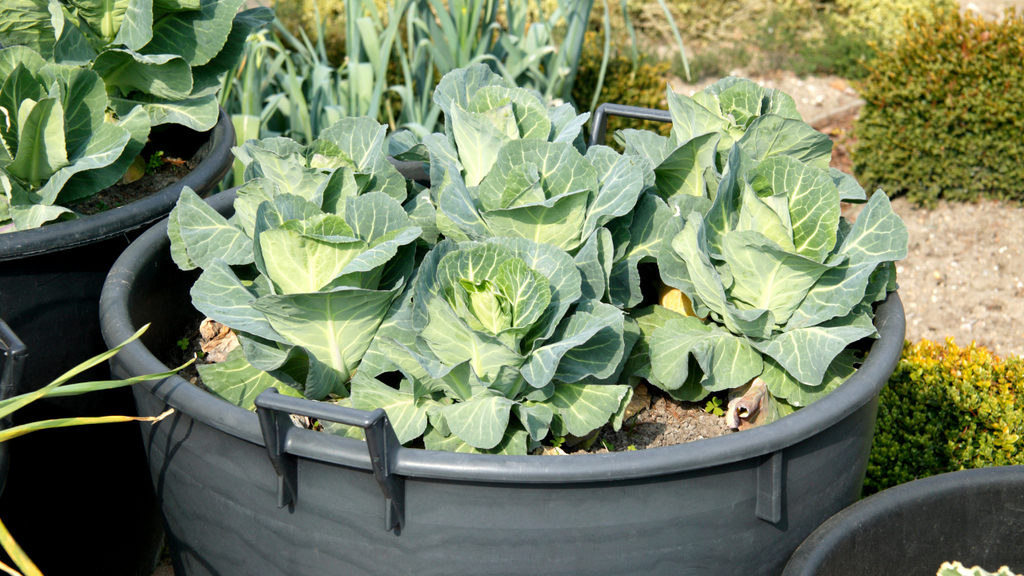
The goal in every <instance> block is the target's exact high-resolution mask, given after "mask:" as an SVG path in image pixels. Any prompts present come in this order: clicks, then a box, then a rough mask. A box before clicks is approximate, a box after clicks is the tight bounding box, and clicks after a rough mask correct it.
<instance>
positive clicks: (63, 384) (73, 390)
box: [0, 324, 192, 576]
mask: <svg viewBox="0 0 1024 576" xmlns="http://www.w3.org/2000/svg"><path fill="white" fill-rule="evenodd" d="M148 328H149V324H146V325H145V326H143V327H142V328H140V329H139V331H138V332H136V333H135V334H133V335H132V336H131V338H128V339H127V340H125V341H124V342H122V343H121V344H120V345H118V346H116V347H114V348H112V349H110V350H108V351H107V352H104V353H102V354H99V355H97V356H93V357H92V358H90V359H88V360H86V361H85V362H82V363H81V364H79V365H77V366H75V367H74V368H72V369H71V370H68V371H67V372H65V373H64V374H62V375H61V376H60V377H58V378H57V379H56V380H54V381H53V382H50V383H49V384H47V385H46V386H43V387H42V388H40V389H39V390H35V391H33V392H26V393H24V394H19V395H17V396H14V397H13V398H8V399H6V400H3V401H0V419H3V418H7V417H8V416H10V415H11V414H12V413H14V412H15V411H16V410H18V409H19V408H23V407H25V406H27V405H29V404H31V403H32V402H35V401H36V400H39V399H40V398H54V397H58V396H77V395H79V394H86V393H88V392H97V391H100V390H109V389H111V388H120V387H122V386H130V385H132V384H136V383H138V382H145V381H147V380H159V379H162V378H168V377H170V376H173V375H174V374H177V373H178V371H179V370H181V369H182V368H184V367H185V366H188V365H189V364H191V363H192V360H190V361H188V362H186V363H185V364H183V365H181V366H179V367H178V368H175V369H174V370H169V371H167V372H162V373H160V374H146V375H143V376H135V377H132V378H126V379H124V380H104V381H99V382H82V383H79V384H68V383H67V382H68V380H70V379H72V378H74V377H75V376H77V375H79V374H81V373H82V372H85V371H86V370H88V369H90V368H92V367H93V366H97V365H99V364H102V363H103V362H106V361H107V360H109V359H111V358H113V357H114V355H115V354H117V353H118V352H120V350H121V348H124V347H125V346H126V345H127V344H128V343H129V342H131V341H133V340H135V339H137V338H138V337H139V336H142V334H143V333H144V332H145V331H146V329H148ZM8 361H9V360H8ZM5 368H6V367H5ZM173 411H174V409H173V408H172V409H170V410H168V411H167V412H164V413H163V414H160V415H159V416H90V417H78V418H56V419H53V420H42V421H39V422H29V423H27V424H21V425H19V426H12V427H10V428H7V429H4V430H0V442H6V441H8V440H13V439H14V438H17V437H19V436H24V435H25V434H28V433H30V432H37V431H39V430H49V429H52V428H67V427H70V426H84V425H86V424H105V423H114V422H132V421H139V422H159V421H160V420H162V419H163V418H165V417H166V416H168V415H169V414H170V413H172V412H173ZM0 546H2V547H3V549H4V551H5V552H7V555H8V556H9V557H10V558H11V560H13V561H14V563H15V565H17V567H18V568H19V569H20V570H21V573H23V574H24V575H25V576H42V573H41V572H40V571H39V568H38V567H36V565H35V563H34V562H32V559H31V558H29V557H28V555H27V554H25V551H24V550H22V549H21V546H19V545H18V543H17V542H16V541H15V540H14V538H13V537H12V536H11V533H10V532H9V531H8V530H7V527H6V526H4V524H3V522H0ZM0 570H2V571H4V572H6V573H7V574H19V572H17V571H15V570H14V569H13V568H11V567H10V566H7V565H6V564H4V563H3V562H0Z"/></svg>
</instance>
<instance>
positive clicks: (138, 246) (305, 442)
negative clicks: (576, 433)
mask: <svg viewBox="0 0 1024 576" xmlns="http://www.w3.org/2000/svg"><path fill="white" fill-rule="evenodd" d="M233 199H234V194H232V193H229V192H225V193H221V194H218V195H217V196H215V197H213V198H210V199H209V200H208V201H207V202H208V203H209V204H210V205H211V206H212V207H213V208H215V209H219V210H221V211H222V213H225V214H228V213H229V212H225V211H224V210H230V209H231V203H232V201H233ZM169 245H170V242H169V240H168V238H167V220H166V219H165V220H164V221H162V222H160V223H158V224H156V225H155V226H153V227H152V228H151V229H149V230H148V231H147V232H145V233H144V234H143V235H142V236H140V237H139V238H138V239H137V240H136V241H135V242H133V243H132V244H131V245H130V246H129V247H128V248H127V249H125V251H124V252H123V253H122V254H121V256H120V258H118V260H117V262H115V263H114V266H113V267H112V268H111V270H110V273H109V275H108V276H107V279H106V283H105V284H104V287H103V292H102V295H101V297H100V322H101V326H102V331H103V337H104V339H105V340H106V342H107V345H108V346H113V345H116V344H119V343H121V342H123V341H124V340H126V339H127V338H128V337H129V336H131V335H132V334H133V333H134V332H135V331H136V330H137V327H135V326H134V324H133V323H132V321H131V316H130V313H129V309H128V303H129V302H130V301H131V297H132V293H133V290H134V282H135V278H136V277H138V276H139V275H141V274H143V273H144V270H145V269H146V268H147V267H151V266H152V262H153V261H154V259H155V258H156V257H157V256H158V254H160V253H163V252H167V251H168V250H169ZM874 323H875V327H876V328H877V330H878V333H879V338H878V339H877V340H875V341H874V343H873V344H872V345H871V348H870V350H869V351H868V354H867V356H866V358H865V360H864V364H863V365H862V366H861V367H860V369H858V370H857V372H856V373H855V374H854V375H853V376H851V377H850V379H849V380H847V381H846V382H844V383H843V384H842V385H840V386H839V387H838V388H837V389H836V390H834V391H832V392H831V393H829V394H828V395H826V396H825V397H824V398H822V399H821V400H819V401H817V402H815V403H814V404H812V405H811V406H808V407H807V408H803V409H801V410H798V411H796V412H795V413H793V414H791V415H789V416H786V417H785V418H782V419H780V420H777V421H776V422H773V423H771V424H767V425H764V426H760V427H758V428H754V429H750V430H745V431H742V432H737V433H734V434H728V435H726V436H719V437H717V438H711V439H706V440H700V441H696V442H689V443H685V444H677V445H675V446H665V447H660V448H654V449H648V450H637V451H629V452H616V453H610V454H589V455H585V456H579V457H575V458H540V457H535V456H497V455H481V454H459V453H454V452H438V451H433V450H418V449H403V450H402V451H401V457H400V458H399V459H398V461H397V462H396V465H395V469H394V472H395V473H397V474H400V475H403V476H410V477H419V478H432V479H443V480H462V481H479V482H524V483H575V482H604V481H614V480H625V479H631V478H641V477H650V476H660V475H666V474H674V473H678V472H685V471H692V470H700V469H705V468H711V467H714V466H720V465H724V464H730V463H733V462H738V461H742V460H746V459H751V458H758V457H761V456H764V455H767V454H771V453H774V452H777V451H779V450H782V449H785V448H787V447H789V446H792V445H794V444H797V443H798V442H800V441H802V440H805V439H807V438H810V437H812V436H814V435H815V434H818V433H819V432H821V431H823V430H825V429H827V428H829V427H831V426H833V425H835V424H838V423H839V422H840V421H842V420H843V419H845V418H846V417H847V416H849V415H850V414H852V413H854V412H856V411H857V410H859V409H860V408H861V407H863V406H864V405H866V404H867V403H869V402H870V401H871V400H872V399H874V398H875V397H876V396H877V395H878V394H879V392H880V391H881V389H882V387H883V386H884V385H885V383H886V382H887V381H888V378H889V376H890V375H891V374H892V372H893V370H894V369H895V367H896V364H897V363H898V362H899V359H900V355H901V354H902V351H903V337H904V334H905V330H906V318H905V316H904V312H903V304H902V303H901V301H900V298H899V295H898V294H897V293H896V292H892V293H890V294H889V295H888V297H887V298H886V299H885V300H884V301H883V302H881V303H880V304H879V305H878V307H877V308H876V313H875V320H874ZM111 362H112V363H115V364H116V365H118V366H120V367H121V368H123V369H124V370H126V371H127V372H128V373H130V374H147V373H158V372H164V371H167V370H168V368H167V367H166V366H165V365H164V364H163V363H162V362H161V361H160V360H158V359H157V358H156V356H154V355H153V353H152V352H151V351H150V350H149V349H148V348H146V346H145V345H144V344H143V343H142V342H141V341H139V340H136V341H135V342H132V343H130V344H128V345H127V346H125V348H124V349H123V350H122V351H121V353H120V354H118V355H117V356H115V357H114V358H113V359H112V360H111ZM139 386H144V387H145V388H146V389H147V390H148V391H149V392H150V393H152V394H153V395H154V396H156V397H157V398H159V399H160V400H161V401H163V402H166V403H167V404H168V405H169V406H171V407H173V408H175V409H176V410H179V411H181V412H184V413H186V414H187V415H189V416H190V417H192V418H194V419H195V420H198V421H200V422H203V423H204V424H207V425H209V426H212V427H214V428H216V429H218V430H220V431H222V432H224V433H226V434H229V435H231V436H235V437H237V438H240V439H242V440H245V441H247V442H250V443H252V444H256V445H259V446H264V441H263V436H262V433H261V430H260V425H259V422H258V419H257V416H256V414H255V413H254V412H250V411H248V410H245V409H242V408H240V407H238V406H234V405H232V404H229V403H227V402H225V401H223V400H220V399H218V398H216V397H214V396H212V395H210V394H209V393H207V392H204V391H202V390H200V389H199V388H197V387H196V386H194V385H192V384H191V383H189V382H186V381H185V380H184V379H182V378H180V377H178V376H172V377H170V378H166V379H163V380H157V381H149V382H144V383H141V384H139ZM294 432H296V433H295V434H291V435H290V438H291V439H290V442H291V448H290V449H289V452H290V453H293V454H296V455H298V456H303V457H307V458H311V459H315V460H322V461H328V462H335V463H339V464H342V465H347V466H352V467H356V468H362V469H366V470H369V469H370V468H371V465H370V457H369V455H368V452H367V448H366V444H365V442H362V441H359V440H354V439H351V438H344V437H341V436H336V435H331V434H324V433H321V432H314V431H312V430H295V431H294Z"/></svg>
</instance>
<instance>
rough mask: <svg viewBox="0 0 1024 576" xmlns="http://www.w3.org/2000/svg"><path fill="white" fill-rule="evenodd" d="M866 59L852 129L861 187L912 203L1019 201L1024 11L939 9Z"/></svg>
mask: <svg viewBox="0 0 1024 576" xmlns="http://www.w3.org/2000/svg"><path fill="white" fill-rule="evenodd" d="M935 20H936V21H935V23H934V24H931V23H929V21H928V20H927V19H925V18H917V19H911V20H909V21H908V25H909V32H908V34H907V36H906V37H905V38H904V39H902V40H900V41H899V42H898V43H897V45H896V46H895V47H894V49H893V50H891V51H884V52H883V53H882V54H880V55H879V57H878V58H877V59H875V60H874V61H873V62H872V63H871V64H870V65H869V75H868V77H867V78H866V79H865V80H864V81H863V82H862V83H861V85H860V91H861V95H862V97H863V98H864V99H865V100H866V101H867V104H866V105H865V106H864V108H863V109H862V110H861V117H860V119H859V120H858V121H857V124H856V126H855V132H856V134H857V137H858V138H859V140H860V144H859V146H857V147H856V148H855V149H854V150H853V162H854V170H855V171H856V173H857V175H858V176H859V177H860V180H861V182H862V183H864V184H865V187H868V186H871V187H881V188H882V189H884V190H885V191H886V192H887V193H888V194H889V195H895V194H900V193H906V194H907V196H908V198H909V199H910V200H911V201H914V202H918V203H924V204H932V203H934V202H935V201H936V200H937V199H939V198H945V199H948V200H975V199H977V198H979V197H990V198H997V199H1012V200H1018V201H1019V200H1024V184H1022V183H1024V140H1022V139H1021V133H1022V132H1024V67H1022V66H1021V62H1022V61H1024V41H1022V38H1024V16H1021V15H1019V14H1016V13H1010V14H1009V15H1008V16H1007V17H1006V18H1005V19H1004V20H1003V21H1002V22H989V21H986V20H984V19H982V18H980V17H975V16H970V15H960V14H959V13H957V12H942V13H940V14H938V15H937V16H936V17H935Z"/></svg>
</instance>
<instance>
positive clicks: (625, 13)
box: [619, 0, 640, 72]
mask: <svg viewBox="0 0 1024 576" xmlns="http://www.w3.org/2000/svg"><path fill="white" fill-rule="evenodd" d="M619 5H620V6H621V7H622V19H623V20H624V21H625V22H626V31H628V32H629V40H630V44H629V55H630V57H631V58H632V60H633V72H636V70H637V68H639V67H640V54H639V53H638V52H637V49H636V29H635V28H633V19H632V18H630V17H629V10H627V9H626V0H619Z"/></svg>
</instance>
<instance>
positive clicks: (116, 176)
mask: <svg viewBox="0 0 1024 576" xmlns="http://www.w3.org/2000/svg"><path fill="white" fill-rule="evenodd" d="M107 105H108V100H107V92H106V90H105V88H104V85H103V81H102V79H101V78H100V76H99V75H98V74H97V73H96V72H94V71H93V70H89V69H88V68H82V67H73V66H62V65H58V64H53V63H52V62H47V61H46V60H45V59H43V57H42V56H40V55H39V54H38V53H36V52H35V51H33V50H32V49H30V48H27V47H25V46H12V47H10V48H5V49H3V50H0V113H2V114H3V117H2V118H0V185H2V192H0V232H10V231H14V230H26V229H29V228H36V227H38V226H40V225H42V224H43V223H46V222H49V221H51V220H54V219H57V218H73V217H75V214H74V213H73V212H72V211H71V210H69V209H68V208H65V207H63V206H61V204H66V203H69V202H73V201H75V200H80V199H82V198H85V197H88V196H91V195H92V194H95V193H96V192H98V191H100V190H102V189H104V188H106V187H108V186H110V185H112V184H114V183H115V182H117V181H118V180H120V179H121V176H123V175H124V172H125V170H127V169H128V166H129V165H130V164H131V163H132V161H133V160H134V159H135V157H136V156H137V155H138V154H139V152H140V151H141V150H142V147H143V146H145V144H146V139H147V137H148V136H149V117H148V115H147V114H146V112H145V111H144V110H143V107H142V106H136V107H134V108H132V109H131V110H130V111H128V112H127V113H126V114H124V115H123V116H121V117H120V118H119V119H117V120H114V121H107V118H106V111H107Z"/></svg>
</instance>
